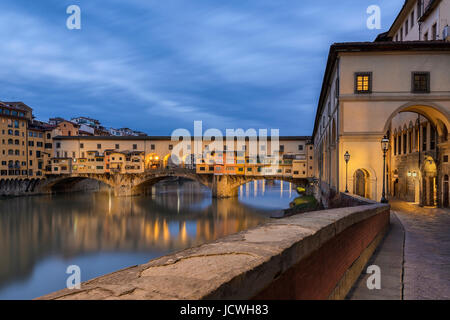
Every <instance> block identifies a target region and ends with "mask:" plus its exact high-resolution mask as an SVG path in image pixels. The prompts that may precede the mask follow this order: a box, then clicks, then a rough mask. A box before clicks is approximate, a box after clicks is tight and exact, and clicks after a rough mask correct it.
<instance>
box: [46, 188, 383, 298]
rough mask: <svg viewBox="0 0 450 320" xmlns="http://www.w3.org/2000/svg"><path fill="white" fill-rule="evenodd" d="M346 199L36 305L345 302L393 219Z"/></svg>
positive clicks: (374, 205)
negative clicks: (66, 302) (65, 301)
mask: <svg viewBox="0 0 450 320" xmlns="http://www.w3.org/2000/svg"><path fill="white" fill-rule="evenodd" d="M343 199H345V201H346V202H345V204H346V205H350V206H346V207H341V208H335V209H329V210H322V211H315V212H308V213H303V214H301V215H298V216H292V217H288V218H285V219H280V220H274V221H271V222H269V223H267V224H264V225H261V226H259V227H256V228H253V229H250V230H247V231H243V232H240V233H237V234H234V235H231V236H227V237H225V238H222V239H219V240H217V241H214V242H211V243H207V244H204V245H201V246H198V247H194V248H190V249H187V250H183V251H180V252H177V253H174V254H170V255H167V256H164V257H161V258H158V259H155V260H152V261H150V262H148V263H146V264H143V265H139V266H133V267H130V268H127V269H124V270H120V271H117V272H114V273H111V274H108V275H105V276H101V277H98V278H95V279H92V280H90V281H87V282H84V283H82V285H81V288H80V289H74V290H70V289H64V290H61V291H58V292H55V293H52V294H49V295H46V296H44V297H41V298H39V299H86V300H91V299H182V300H198V299H225V300H228V299H238V300H241V299H263V300H264V299H343V298H344V297H345V296H346V295H347V293H348V291H349V290H350V288H351V287H352V285H353V284H354V282H355V281H356V280H357V278H358V277H359V275H360V274H361V272H362V270H363V267H364V265H365V264H366V262H367V261H368V260H369V258H370V257H371V255H372V253H373V251H374V250H375V248H376V247H377V246H378V244H379V242H380V241H381V239H382V238H383V236H384V234H385V232H386V231H387V229H388V226H389V213H390V207H389V205H386V204H379V203H375V202H371V201H369V200H365V199H362V198H357V197H352V196H350V195H344V196H343Z"/></svg>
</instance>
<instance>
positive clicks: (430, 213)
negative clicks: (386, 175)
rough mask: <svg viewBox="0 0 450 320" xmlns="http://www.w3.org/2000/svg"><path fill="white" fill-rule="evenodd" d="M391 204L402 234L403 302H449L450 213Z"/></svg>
mask: <svg viewBox="0 0 450 320" xmlns="http://www.w3.org/2000/svg"><path fill="white" fill-rule="evenodd" d="M391 205H392V210H393V211H394V212H395V213H396V215H397V216H398V217H399V219H400V221H401V222H402V224H403V226H404V228H405V231H406V233H405V252H404V257H405V258H404V259H405V265H404V280H403V281H404V299H406V300H410V299H421V300H423V299H447V300H448V299H450V210H449V209H436V208H421V207H419V206H417V205H414V204H411V203H407V202H401V201H393V202H392V203H391Z"/></svg>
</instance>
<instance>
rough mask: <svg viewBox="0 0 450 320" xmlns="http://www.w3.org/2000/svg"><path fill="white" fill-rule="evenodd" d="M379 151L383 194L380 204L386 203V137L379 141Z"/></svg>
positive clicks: (387, 141) (387, 145)
mask: <svg viewBox="0 0 450 320" xmlns="http://www.w3.org/2000/svg"><path fill="white" fill-rule="evenodd" d="M381 150H382V151H383V194H382V196H381V203H388V201H387V199H386V152H387V151H388V150H389V139H388V138H387V136H384V138H383V139H382V140H381Z"/></svg>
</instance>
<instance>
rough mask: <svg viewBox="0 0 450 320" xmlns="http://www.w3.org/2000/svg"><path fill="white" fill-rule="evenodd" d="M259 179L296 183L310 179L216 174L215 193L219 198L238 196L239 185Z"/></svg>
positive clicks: (303, 183) (305, 183)
mask: <svg viewBox="0 0 450 320" xmlns="http://www.w3.org/2000/svg"><path fill="white" fill-rule="evenodd" d="M257 180H280V181H285V182H291V183H293V184H295V185H298V186H300V185H303V186H305V187H306V186H307V185H308V182H309V181H308V179H297V178H290V177H285V176H275V175H269V176H240V175H236V176H233V175H224V176H214V182H213V188H212V190H213V195H214V196H215V197H217V198H229V197H236V196H237V195H238V191H239V187H240V186H242V185H244V184H247V183H249V182H252V181H257Z"/></svg>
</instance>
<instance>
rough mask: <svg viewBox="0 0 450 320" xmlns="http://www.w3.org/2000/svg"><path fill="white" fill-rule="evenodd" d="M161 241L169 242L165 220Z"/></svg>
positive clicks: (168, 232)
mask: <svg viewBox="0 0 450 320" xmlns="http://www.w3.org/2000/svg"><path fill="white" fill-rule="evenodd" d="M163 239H164V242H168V241H169V240H170V231H169V226H168V224H167V222H166V220H164V222H163Z"/></svg>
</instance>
